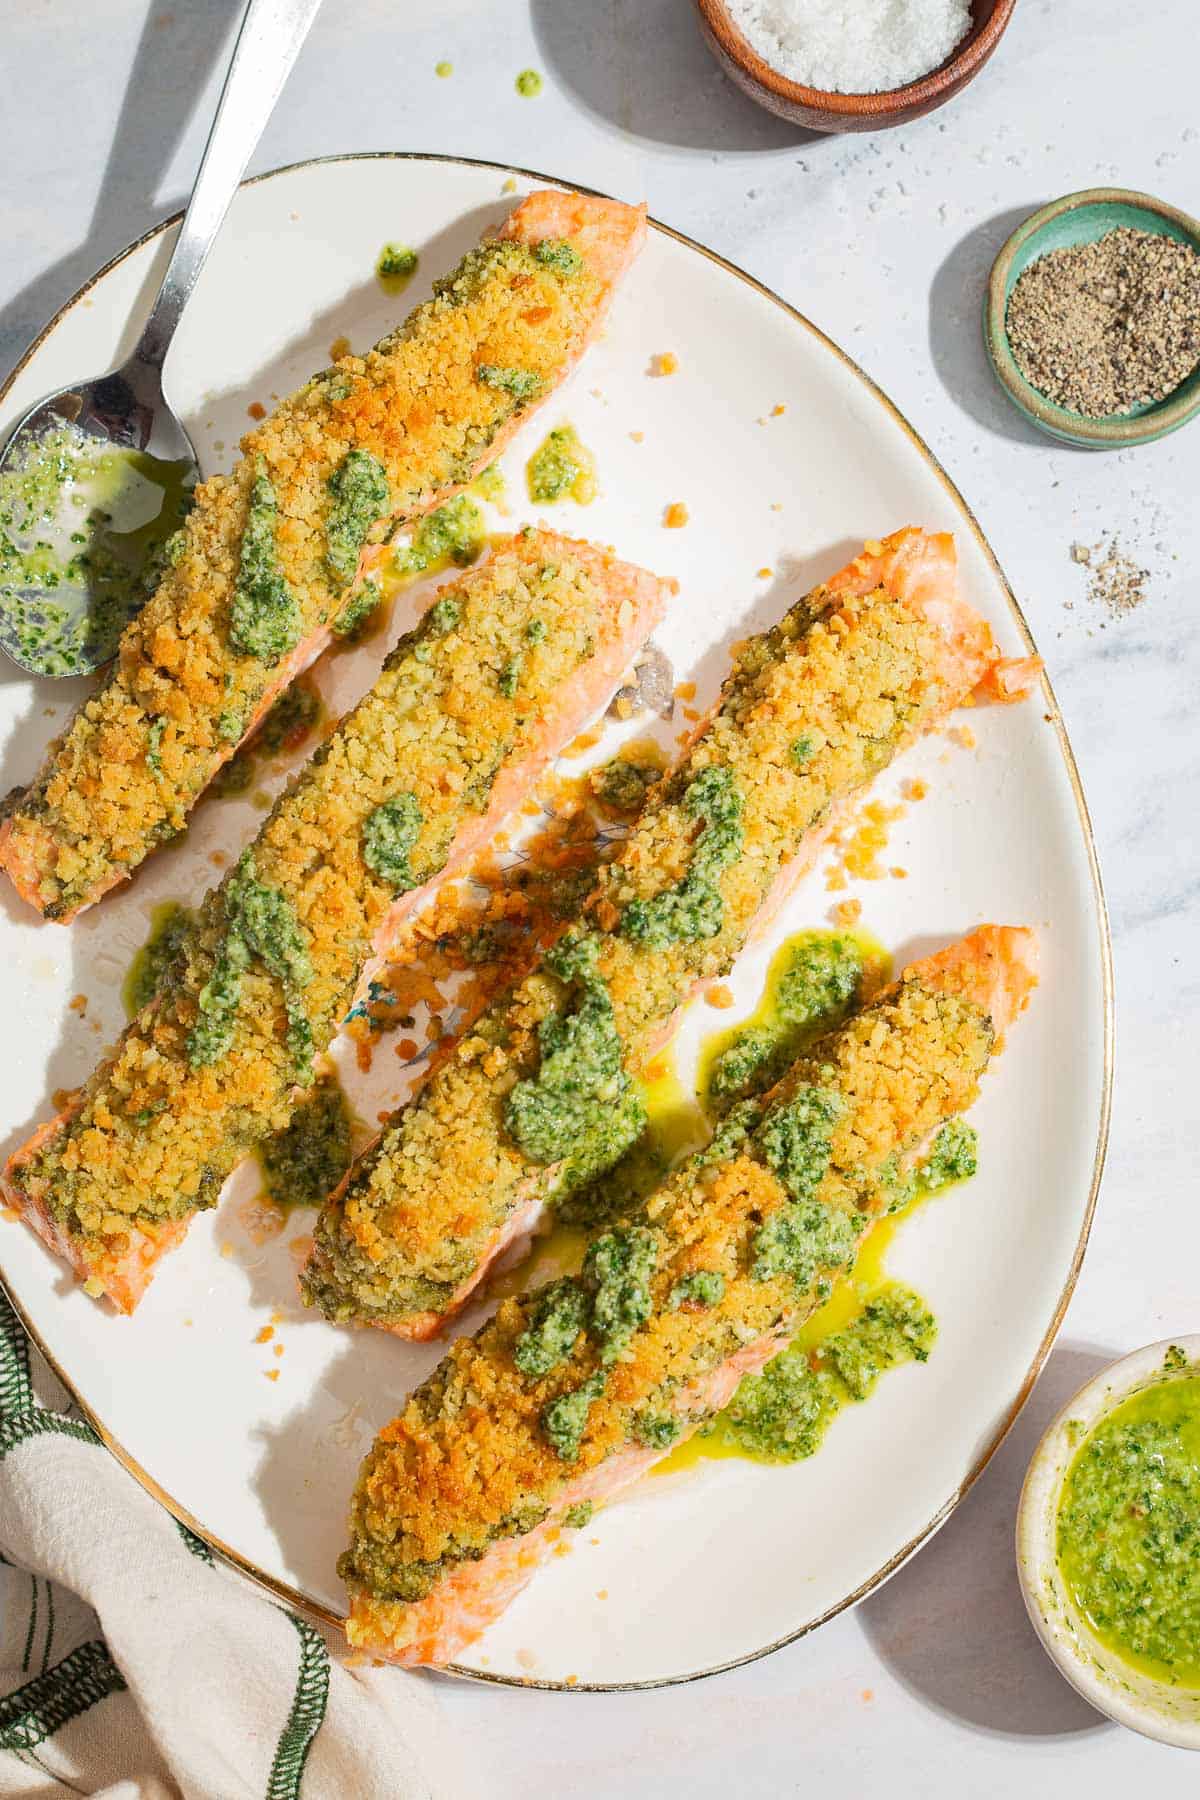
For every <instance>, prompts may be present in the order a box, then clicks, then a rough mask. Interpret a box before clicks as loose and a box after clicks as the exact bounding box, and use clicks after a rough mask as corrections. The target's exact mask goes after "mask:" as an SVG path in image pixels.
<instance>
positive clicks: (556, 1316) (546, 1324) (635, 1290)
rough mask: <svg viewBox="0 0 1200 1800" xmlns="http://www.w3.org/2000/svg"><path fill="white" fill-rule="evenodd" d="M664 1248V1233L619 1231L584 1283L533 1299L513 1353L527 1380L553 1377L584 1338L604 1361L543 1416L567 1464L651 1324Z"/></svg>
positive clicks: (594, 1249) (594, 1258) (604, 1244)
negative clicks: (610, 1373)
mask: <svg viewBox="0 0 1200 1800" xmlns="http://www.w3.org/2000/svg"><path fill="white" fill-rule="evenodd" d="M661 1245H662V1234H661V1232H659V1231H656V1230H654V1229H653V1228H652V1227H651V1226H648V1225H624V1226H618V1227H617V1228H616V1229H615V1230H614V1231H608V1232H605V1233H604V1235H603V1236H602V1237H598V1238H596V1239H595V1240H594V1242H593V1243H592V1244H591V1245H589V1247H588V1252H587V1255H586V1256H585V1258H584V1262H583V1269H582V1270H581V1272H580V1274H579V1275H578V1276H571V1275H568V1276H564V1277H563V1278H562V1279H561V1280H559V1281H552V1282H550V1283H549V1285H548V1286H547V1287H545V1288H543V1289H542V1290H541V1292H540V1293H538V1294H537V1295H536V1296H535V1297H534V1301H533V1305H532V1313H531V1317H530V1321H529V1324H528V1326H527V1327H526V1329H525V1330H524V1331H523V1332H522V1334H521V1336H520V1337H519V1338H518V1339H517V1342H516V1345H515V1347H514V1349H513V1361H514V1362H515V1363H516V1365H517V1367H518V1369H520V1371H521V1373H522V1374H523V1375H527V1376H529V1377H530V1378H531V1379H532V1380H539V1379H540V1378H541V1377H542V1376H544V1375H548V1374H549V1373H550V1371H551V1370H552V1369H554V1368H556V1367H557V1366H558V1364H559V1363H561V1362H564V1361H565V1360H566V1358H567V1357H568V1356H570V1355H571V1353H572V1351H573V1350H574V1348H575V1345H576V1343H577V1341H578V1339H579V1335H580V1333H581V1332H583V1331H586V1332H587V1333H588V1335H589V1337H591V1338H592V1339H593V1340H594V1342H595V1344H596V1346H597V1349H598V1353H599V1357H600V1364H601V1367H600V1368H599V1369H598V1370H596V1371H595V1372H594V1373H593V1374H592V1375H590V1376H589V1377H588V1379H587V1380H586V1381H585V1382H583V1383H582V1384H581V1385H580V1386H579V1387H577V1388H574V1389H572V1390H571V1391H569V1392H568V1393H565V1394H559V1395H557V1396H556V1397H555V1398H554V1399H553V1400H549V1401H547V1403H546V1405H545V1406H544V1407H543V1408H542V1415H541V1418H542V1429H543V1431H544V1432H545V1434H546V1437H547V1439H548V1440H549V1442H550V1443H551V1444H552V1445H553V1446H554V1449H555V1451H556V1452H557V1454H558V1455H559V1456H560V1457H561V1458H562V1459H563V1461H564V1462H574V1461H575V1459H576V1457H577V1456H578V1455H579V1446H580V1443H581V1442H582V1438H583V1433H584V1431H585V1429H586V1427H587V1418H588V1410H589V1408H590V1406H591V1404H592V1401H593V1400H598V1399H599V1398H600V1396H601V1395H602V1394H603V1392H604V1389H605V1386H606V1383H607V1377H606V1374H605V1371H606V1370H607V1369H609V1368H611V1367H612V1365H613V1364H614V1363H617V1362H619V1361H620V1359H621V1357H622V1356H623V1355H624V1353H625V1351H626V1349H627V1348H628V1346H629V1343H630V1341H631V1339H632V1338H633V1335H634V1333H635V1332H636V1331H638V1330H640V1329H641V1327H642V1326H643V1325H644V1324H645V1323H646V1321H647V1319H648V1318H649V1317H650V1314H651V1311H652V1310H653V1301H652V1298H651V1293H650V1282H651V1279H652V1278H653V1275H654V1270H655V1266H656V1264H657V1261H658V1255H659V1251H660V1249H661Z"/></svg>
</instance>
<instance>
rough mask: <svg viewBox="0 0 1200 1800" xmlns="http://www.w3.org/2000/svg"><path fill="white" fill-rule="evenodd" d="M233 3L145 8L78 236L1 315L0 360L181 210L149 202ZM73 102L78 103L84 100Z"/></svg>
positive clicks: (229, 21)
mask: <svg viewBox="0 0 1200 1800" xmlns="http://www.w3.org/2000/svg"><path fill="white" fill-rule="evenodd" d="M242 5H243V0H206V4H204V5H202V6H201V5H189V6H180V7H176V8H175V9H174V10H173V11H170V12H164V11H163V10H161V9H160V8H159V7H158V6H153V7H151V9H150V11H149V12H148V13H147V15H146V22H145V24H144V26H143V27H142V35H141V39H140V41H139V43H138V47H137V54H136V56H135V57H134V61H133V67H132V69H131V70H130V74H129V83H128V86H127V87H126V89H125V97H124V99H123V101H122V103H121V113H120V117H119V118H118V120H117V125H116V130H115V131H114V133H113V144H112V149H111V151H110V152H109V158H108V162H107V164H106V165H105V169H104V177H103V179H102V181H101V183H100V191H99V193H98V195H97V196H96V204H95V207H94V208H93V211H92V217H91V220H90V222H89V225H88V230H87V235H86V237H85V238H84V240H83V242H82V243H81V244H78V245H77V246H76V247H75V249H74V250H71V251H68V253H67V254H66V255H65V256H64V257H61V258H60V259H59V261H58V262H56V263H54V264H53V265H52V266H51V267H50V268H48V269H44V270H43V271H42V272H41V274H40V275H37V276H36V277H35V278H34V280H33V281H31V282H30V283H29V284H28V286H27V287H25V288H23V289H22V290H21V292H20V293H18V294H15V295H14V296H13V298H12V299H11V300H10V301H9V302H8V303H7V304H6V305H5V306H4V307H3V309H0V357H4V358H5V360H7V361H10V362H15V361H16V360H17V357H18V355H19V354H20V353H21V352H22V351H23V350H24V348H25V346H26V344H27V343H28V342H29V341H30V340H31V339H32V338H33V337H34V336H35V335H36V333H37V332H39V331H40V330H41V329H42V327H43V326H44V325H45V323H46V321H47V320H48V319H49V318H50V317H51V315H52V314H53V313H54V312H55V311H56V310H57V309H58V308H59V307H60V306H62V305H63V303H64V302H65V301H66V300H68V299H69V298H70V296H71V295H72V294H73V293H74V292H75V291H76V290H77V289H78V288H79V287H80V286H82V284H83V283H84V282H85V281H87V280H88V279H89V278H90V277H91V276H92V275H94V274H95V272H96V270H97V269H98V268H100V267H102V265H103V264H104V263H106V262H108V260H109V259H110V258H111V257H113V256H115V255H116V254H117V253H118V251H120V250H123V249H124V248H125V246H126V244H128V243H129V242H131V241H132V240H133V239H135V238H137V237H140V236H141V235H142V233H143V232H145V231H147V230H149V228H150V227H151V226H152V225H154V224H155V223H156V222H157V221H158V220H159V219H163V218H167V217H169V216H170V214H171V213H173V212H176V211H178V210H179V208H180V206H182V204H183V199H182V197H181V198H179V199H172V200H169V201H166V202H164V203H162V204H159V203H157V202H155V201H154V200H153V198H152V196H153V194H154V191H155V188H156V186H157V184H158V182H159V180H160V178H161V176H162V174H163V172H164V170H166V169H167V168H168V167H169V166H170V163H171V158H172V157H173V155H174V153H175V150H176V148H177V147H178V145H179V142H180V140H181V138H182V137H183V134H184V132H185V131H186V130H187V127H188V124H189V121H190V119H191V117H192V114H193V112H194V110H195V106H196V102H197V101H198V100H199V98H200V96H201V94H202V93H203V92H204V89H205V86H206V84H207V82H208V79H209V76H210V75H211V73H212V70H213V68H214V66H215V64H216V63H217V62H218V61H219V60H221V59H223V58H224V57H225V56H226V55H227V53H228V45H229V33H230V29H231V27H232V25H233V22H234V20H235V18H236V17H237V15H238V14H239V13H240V12H241V10H242ZM80 104H82V105H84V106H86V105H87V97H86V95H85V96H82V97H81V100H80ZM10 345H11V346H12V350H11V355H10V354H9V353H8V346H10ZM79 373H80V374H81V375H87V374H93V373H98V371H94V370H89V369H81V370H80V371H79Z"/></svg>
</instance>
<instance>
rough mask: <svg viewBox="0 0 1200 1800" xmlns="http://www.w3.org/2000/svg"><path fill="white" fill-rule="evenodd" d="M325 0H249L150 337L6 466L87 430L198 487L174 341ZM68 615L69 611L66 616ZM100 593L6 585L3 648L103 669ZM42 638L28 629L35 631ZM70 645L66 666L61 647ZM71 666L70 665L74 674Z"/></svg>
mask: <svg viewBox="0 0 1200 1800" xmlns="http://www.w3.org/2000/svg"><path fill="white" fill-rule="evenodd" d="M320 4H321V0H249V3H248V5H247V7H246V10H245V13H244V14H243V16H242V24H241V29H240V31H239V32H238V38H237V43H236V44H235V46H234V51H233V58H232V61H231V62H230V65H229V73H228V75H227V76H226V77H225V86H224V88H223V89H222V91H221V98H220V101H219V103H218V106H217V114H216V118H215V119H214V120H213V125H212V130H211V131H210V133H209V136H208V142H207V144H206V145H205V147H204V155H203V157H202V158H201V161H200V168H199V172H198V173H197V176H196V183H195V186H194V187H193V189H192V197H191V199H190V201H189V202H188V208H187V211H186V212H185V213H184V215H183V222H182V224H181V225H180V227H179V236H178V237H177V238H176V240H175V248H174V250H173V252H172V254H171V260H170V262H169V263H168V265H167V272H166V274H165V275H164V276H163V282H162V286H161V288H160V289H159V291H158V298H157V299H156V300H155V302H154V305H153V307H152V308H151V311H150V317H149V318H148V319H147V321H146V324H145V328H144V329H143V331H142V335H141V337H140V338H139V339H138V342H137V345H136V346H135V348H134V350H133V353H132V354H131V355H130V356H129V357H128V358H127V359H126V361H125V362H123V363H122V364H121V366H120V367H119V368H117V369H113V370H112V371H111V372H110V373H109V374H107V375H102V376H100V377H99V379H98V380H95V381H84V382H75V383H73V384H72V385H71V386H70V387H67V388H63V389H61V390H60V391H59V392H58V393H56V394H51V395H50V396H49V397H48V398H47V399H45V400H40V401H39V402H38V403H37V405H36V406H33V407H31V408H30V410H29V411H28V412H27V413H26V414H25V416H24V417H23V418H22V419H19V420H18V421H17V424H16V425H15V426H14V428H13V430H12V432H11V434H10V435H9V439H8V442H7V443H6V445H5V447H4V450H3V453H2V454H0V477H3V475H4V473H5V471H6V470H14V469H16V470H21V469H24V468H26V467H28V466H31V465H32V464H33V463H34V461H35V460H36V459H37V457H38V456H39V453H41V454H42V455H43V456H45V455H46V453H47V451H46V446H45V445H44V440H45V438H46V436H47V434H48V433H57V434H61V433H62V432H63V429H64V427H66V428H67V429H68V430H69V431H70V435H71V437H72V439H74V438H75V435H76V434H77V433H82V434H84V436H85V437H87V438H92V439H96V440H98V442H99V443H100V444H107V445H110V446H111V447H113V448H114V449H118V450H137V451H142V452H143V453H144V454H145V455H147V456H149V457H151V458H153V459H154V462H156V463H162V464H164V465H166V468H165V469H164V471H163V472H164V476H165V477H166V478H167V479H168V480H171V481H173V482H174V483H175V484H178V482H179V480H180V478H181V477H182V480H183V482H184V483H185V484H186V485H188V486H190V485H191V484H192V483H194V482H195V480H196V479H197V477H198V475H199V473H200V470H199V463H198V461H197V457H196V451H195V448H194V446H193V444H192V441H191V439H190V438H189V437H188V434H187V432H186V431H185V430H184V428H183V426H182V425H181V424H180V422H179V420H178V419H177V418H176V416H175V414H174V412H173V411H172V410H171V407H170V405H169V404H168V402H167V400H166V397H165V396H164V394H163V389H162V368H163V363H164V362H165V361H166V357H167V352H168V351H169V349H170V347H171V340H172V338H173V337H174V335H175V330H176V327H177V326H178V324H179V321H180V318H181V316H182V314H183V309H184V306H185V305H186V304H187V301H188V298H189V296H190V294H191V292H192V289H193V288H194V287H195V285H196V279H197V277H198V276H199V274H200V271H201V269H202V268H203V267H204V262H205V258H206V257H207V255H208V252H209V250H210V249H211V247H212V243H213V239H214V238H215V237H216V235H217V232H218V230H219V229H220V226H221V222H222V220H223V219H224V217H225V214H226V211H227V210H228V207H229V202H230V201H231V200H232V198H233V196H234V194H235V192H236V191H237V185H238V182H239V181H240V180H241V178H242V174H243V172H244V171H245V167H246V164H247V163H248V162H249V160H250V154H251V152H252V150H253V149H254V146H255V145H256V144H257V142H258V140H259V138H260V137H261V135H262V131H263V127H264V126H265V124H266V122H267V120H268V119H269V118H270V116H271V112H272V109H273V108H274V105H275V102H276V100H277V99H278V98H279V95H280V92H281V90H282V88H283V84H284V82H285V81H286V80H287V77H288V73H289V71H290V70H291V67H292V64H293V63H294V62H295V60H296V57H297V55H298V53H299V50H300V46H301V45H302V44H303V42H304V40H305V38H306V37H307V35H308V29H309V26H310V25H311V24H312V22H313V19H314V18H315V17H316V14H317V9H318V8H319V6H320ZM58 609H61V612H60V611H59V610H58ZM133 610H134V611H136V606H135V607H134V608H133ZM48 616H49V617H52V618H53V627H52V630H51V631H50V633H49V636H50V638H52V639H53V640H54V644H55V647H54V648H51V647H49V645H48V643H47V642H46V641H45V637H44V636H43V641H42V642H39V643H31V635H32V637H33V638H37V636H38V634H39V629H40V626H39V621H41V623H42V624H45V622H46V620H47V618H48ZM89 623H90V595H89V593H88V591H87V589H86V588H85V587H83V586H78V587H77V586H74V585H71V584H70V583H62V582H60V584H59V585H58V586H57V587H54V588H53V589H52V590H50V591H49V592H47V590H46V589H45V588H44V587H38V588H36V589H35V588H16V587H7V586H4V585H2V584H0V650H3V651H4V652H5V653H6V654H7V655H8V656H10V657H12V659H13V660H14V661H15V662H18V663H20V665H21V667H22V668H25V669H29V670H30V671H32V673H34V674H35V675H40V674H52V675H76V674H84V673H86V672H87V671H88V670H91V669H96V668H99V666H100V665H101V663H103V662H106V661H107V660H108V658H109V657H110V656H111V655H112V653H113V649H114V647H115V646H114V642H113V636H114V634H113V632H112V631H111V630H109V631H104V630H95V629H89ZM31 625H32V626H33V628H34V629H33V632H32V634H31V632H30V626H31ZM64 643H66V644H67V645H69V646H70V648H69V652H68V654H67V656H66V657H65V658H64V655H63V650H62V645H63V644H64ZM64 664H65V666H64Z"/></svg>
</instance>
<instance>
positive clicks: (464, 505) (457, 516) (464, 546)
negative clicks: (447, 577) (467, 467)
mask: <svg viewBox="0 0 1200 1800" xmlns="http://www.w3.org/2000/svg"><path fill="white" fill-rule="evenodd" d="M484 542H485V534H484V529H483V514H482V513H481V512H480V510H479V508H478V507H477V506H476V505H475V503H474V501H473V500H471V499H469V498H468V496H467V495H466V494H458V495H456V496H455V498H454V499H453V500H447V502H446V504H445V505H444V506H439V507H438V508H437V509H436V511H434V512H431V513H427V514H426V516H425V517H424V518H423V519H422V520H421V521H420V523H419V524H418V525H417V526H416V527H415V528H414V530H413V532H412V535H411V538H410V540H409V542H408V543H407V544H401V545H399V546H397V548H396V550H395V551H394V552H393V554H392V569H393V571H394V572H395V573H396V574H397V575H424V574H427V573H428V572H429V571H431V570H433V569H445V568H448V567H450V565H451V564H453V566H454V567H455V568H457V569H466V568H468V567H469V566H470V565H471V563H473V562H474V561H475V559H476V557H477V556H478V555H479V553H480V551H481V550H482V549H483V546H484Z"/></svg>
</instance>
